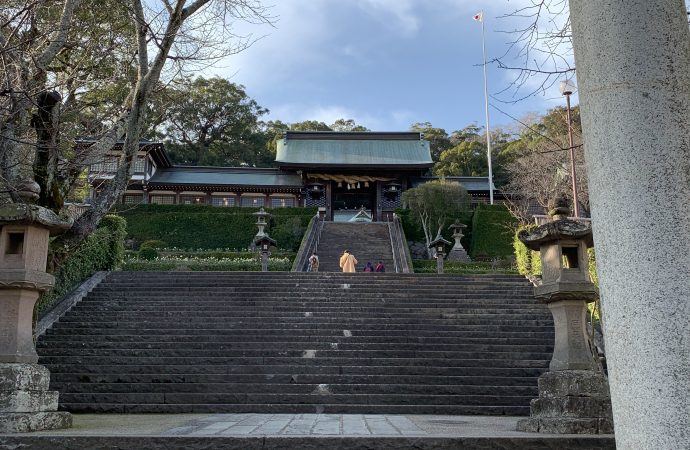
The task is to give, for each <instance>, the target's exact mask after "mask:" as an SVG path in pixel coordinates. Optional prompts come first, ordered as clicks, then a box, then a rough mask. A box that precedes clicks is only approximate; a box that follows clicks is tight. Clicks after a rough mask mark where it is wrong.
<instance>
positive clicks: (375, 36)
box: [213, 0, 563, 132]
mask: <svg viewBox="0 0 690 450" xmlns="http://www.w3.org/2000/svg"><path fill="white" fill-rule="evenodd" d="M527 1H529V0H484V1H481V0H475V1H468V0H276V4H275V6H273V7H272V10H271V13H272V14H273V15H275V16H278V21H277V22H276V24H275V28H271V27H269V26H251V27H248V26H241V27H239V28H238V32H240V33H246V32H247V31H251V32H253V33H254V35H255V36H263V37H262V38H261V39H260V40H258V41H257V42H256V43H254V45H253V46H252V47H250V48H249V49H247V50H245V51H244V52H242V53H240V54H238V55H234V56H231V57H228V58H226V59H224V60H223V61H222V63H221V64H220V65H219V66H217V67H216V68H214V69H213V72H215V73H216V74H218V75H220V76H223V77H226V78H228V79H230V80H231V81H234V82H236V83H240V84H243V85H244V86H245V87H246V88H247V92H248V93H249V95H250V96H251V97H252V98H254V99H255V100H256V101H257V102H258V103H259V104H260V105H261V106H263V107H266V108H268V109H269V110H271V115H270V117H269V119H280V120H282V121H284V122H297V121H302V120H308V119H311V120H320V121H324V122H326V123H332V122H333V121H335V120H336V119H338V118H341V117H342V118H351V119H355V121H356V122H358V123H360V124H362V125H365V126H367V127H369V128H371V129H372V130H375V131H384V130H407V129H408V128H409V126H410V124H412V123H415V122H424V121H429V122H431V123H432V124H433V125H434V126H436V127H441V128H445V129H446V130H447V131H448V132H451V131H452V130H456V129H460V128H463V127H464V126H466V125H468V124H471V123H477V124H479V125H480V126H483V125H484V122H485V119H484V96H483V78H482V68H481V62H482V52H481V24H480V23H478V22H475V21H474V20H472V16H473V15H474V14H475V13H477V12H478V11H480V10H483V11H484V17H485V26H486V39H487V41H486V43H487V53H488V56H489V59H491V58H492V57H496V56H500V55H502V54H503V53H504V52H505V51H506V49H507V46H508V42H509V41H510V39H511V36H510V35H506V34H503V33H500V32H499V31H501V30H507V29H512V28H514V27H515V26H517V25H518V24H516V23H515V19H505V18H504V19H499V18H498V17H499V16H502V15H504V14H507V13H509V12H511V11H513V10H514V9H515V8H517V7H519V6H521V4H524V3H525V2H527ZM514 76H515V74H514V73H511V72H508V71H506V70H501V69H498V68H495V67H491V66H490V67H489V91H490V93H491V94H497V93H498V92H499V91H501V90H503V89H504V88H506V87H507V86H508V84H509V82H510V81H511V80H513V78H514ZM502 98H504V99H506V100H509V99H510V94H509V93H504V94H502ZM492 102H493V103H495V104H496V105H497V106H499V107H500V108H501V109H503V110H504V111H506V112H508V113H509V114H511V115H513V116H515V117H523V116H525V114H528V113H530V112H538V113H543V112H545V111H546V110H547V109H548V108H552V107H554V106H556V105H560V104H562V103H563V99H562V98H560V94H559V93H558V89H557V87H553V88H552V89H551V90H550V92H548V93H547V95H545V96H537V97H532V98H530V99H528V100H523V101H520V102H518V103H515V104H502V103H498V102H496V101H495V100H492ZM491 119H492V120H491V122H492V127H493V126H494V124H495V125H498V126H507V125H509V124H511V123H512V122H513V121H512V120H511V119H510V118H509V117H506V116H505V115H503V114H500V113H499V112H497V111H496V110H494V109H492V110H491Z"/></svg>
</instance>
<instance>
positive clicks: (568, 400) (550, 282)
mask: <svg viewBox="0 0 690 450" xmlns="http://www.w3.org/2000/svg"><path fill="white" fill-rule="evenodd" d="M559 212H561V211H559V210H558V209H557V211H556V213H557V214H556V215H555V216H554V219H555V220H554V221H552V222H548V223H546V224H544V225H542V226H540V227H538V228H536V229H534V230H532V231H531V232H527V231H524V232H522V233H520V235H519V236H518V237H519V238H520V240H521V241H522V242H523V243H524V244H525V245H526V246H527V247H528V248H530V249H532V250H539V252H540V254H541V264H542V283H541V285H538V286H536V287H535V288H534V295H535V297H536V298H537V299H538V300H539V301H541V302H543V303H546V304H547V306H548V307H549V309H550V310H551V314H552V315H553V321H554V327H555V341H554V350H553V357H552V359H551V364H550V365H549V372H547V373H545V374H543V375H542V376H540V377H539V398H538V399H534V400H532V403H531V406H530V415H531V417H530V418H529V419H522V420H520V421H519V422H518V430H520V431H532V432H542V433H581V434H598V433H612V432H613V423H612V413H611V399H610V394H609V389H608V380H607V379H606V377H605V376H604V374H603V373H602V371H601V368H600V367H599V363H598V360H597V358H596V357H595V355H594V352H593V351H592V349H591V347H590V342H589V338H588V335H587V329H586V323H587V322H586V315H587V304H588V303H591V302H593V301H594V300H595V299H596V297H597V296H598V292H597V288H596V287H595V286H594V284H593V283H592V282H591V281H590V279H589V271H588V258H587V248H588V247H591V246H592V245H593V244H592V229H591V226H590V225H589V224H587V223H585V222H580V221H574V220H569V219H565V218H564V216H565V215H566V212H564V213H563V214H558V213H559Z"/></svg>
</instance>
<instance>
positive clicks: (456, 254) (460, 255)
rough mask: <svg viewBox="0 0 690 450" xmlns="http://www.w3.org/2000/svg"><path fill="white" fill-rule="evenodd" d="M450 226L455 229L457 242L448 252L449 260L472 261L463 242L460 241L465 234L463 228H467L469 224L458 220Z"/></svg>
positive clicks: (454, 237) (454, 233) (454, 236)
mask: <svg viewBox="0 0 690 450" xmlns="http://www.w3.org/2000/svg"><path fill="white" fill-rule="evenodd" d="M448 228H450V229H451V230H453V239H455V244H453V248H451V249H450V251H449V252H448V258H447V259H448V261H460V262H464V263H469V262H472V260H470V257H469V256H468V255H467V252H466V251H465V248H464V247H463V246H462V243H461V242H460V240H461V239H462V237H463V236H464V235H463V233H462V230H463V229H465V228H467V225H465V224H462V223H458V222H456V223H454V224H453V225H451V226H449V227H448Z"/></svg>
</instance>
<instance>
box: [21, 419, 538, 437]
mask: <svg viewBox="0 0 690 450" xmlns="http://www.w3.org/2000/svg"><path fill="white" fill-rule="evenodd" d="M517 420H518V418H517V417H505V416H502V417H491V416H434V415H382V414H377V415H368V414H165V415H163V414H75V415H74V427H73V428H71V429H69V430H58V431H43V432H36V433H29V435H70V436H90V435H101V436H102V435H110V436H113V435H121V436H131V435H158V436H352V437H356V436H373V437H376V436H386V437H389V436H410V437H423V436H453V437H456V436H457V437H464V436H470V437H484V436H495V437H524V436H534V435H533V434H530V433H521V432H517V431H515V424H516V422H517Z"/></svg>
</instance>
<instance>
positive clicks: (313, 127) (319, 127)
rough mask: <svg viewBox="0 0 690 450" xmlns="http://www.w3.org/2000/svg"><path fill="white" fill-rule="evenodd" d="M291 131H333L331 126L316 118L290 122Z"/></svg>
mask: <svg viewBox="0 0 690 450" xmlns="http://www.w3.org/2000/svg"><path fill="white" fill-rule="evenodd" d="M290 130H292V131H333V130H332V129H331V127H329V126H328V125H326V124H325V123H323V122H319V121H318V120H305V121H304V122H295V123H291V124H290Z"/></svg>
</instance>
